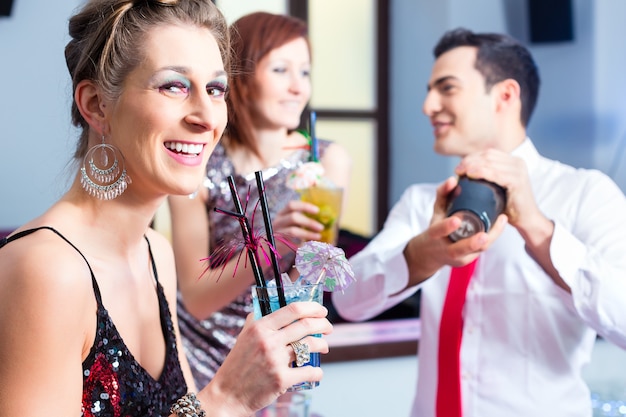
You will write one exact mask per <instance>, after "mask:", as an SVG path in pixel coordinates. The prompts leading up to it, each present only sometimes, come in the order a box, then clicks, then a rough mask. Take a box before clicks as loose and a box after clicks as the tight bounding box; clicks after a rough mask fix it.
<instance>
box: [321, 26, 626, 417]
mask: <svg viewBox="0 0 626 417" xmlns="http://www.w3.org/2000/svg"><path fill="white" fill-rule="evenodd" d="M434 54H435V58H436V60H435V63H434V65H433V68H432V74H431V77H430V80H429V81H428V93H427V95H426V99H425V101H424V106H423V110H424V113H425V114H426V115H427V116H428V117H429V118H430V120H431V123H432V125H433V131H434V136H435V144H434V149H435V151H436V152H437V153H439V154H442V155H449V156H457V157H461V160H460V163H459V165H458V166H457V167H456V169H455V174H456V175H458V176H468V177H470V178H473V179H484V180H487V181H490V182H493V183H496V184H499V185H500V186H502V187H504V188H505V189H506V198H507V203H506V208H505V211H504V214H501V215H500V216H499V217H498V219H497V221H495V223H494V224H493V225H492V227H491V228H490V230H489V231H488V232H487V233H485V232H480V233H477V234H475V235H473V236H471V237H468V238H465V239H461V240H458V241H456V242H452V241H451V240H450V239H449V238H448V235H449V234H450V233H452V232H453V231H454V230H456V229H457V228H458V227H459V224H460V220H459V219H458V218H457V217H454V216H452V217H447V216H446V208H447V205H448V194H449V193H450V192H451V191H452V190H453V189H454V187H455V186H456V184H457V179H456V177H454V178H449V179H447V180H446V181H445V182H443V183H442V184H439V185H432V184H416V185H413V186H411V187H409V188H408V189H407V190H406V191H405V192H404V194H403V196H402V198H401V199H400V201H399V202H398V203H397V204H396V205H395V206H394V207H393V209H392V210H391V212H390V213H389V216H388V218H387V221H386V222H385V226H384V228H383V230H382V231H381V232H380V233H379V234H378V235H377V236H376V237H375V238H374V240H373V241H372V242H371V243H370V244H369V245H368V246H367V247H366V248H365V249H364V250H363V251H361V252H359V253H358V254H357V255H355V256H354V257H353V258H352V259H351V263H352V265H353V268H354V270H355V273H356V275H357V282H356V283H355V284H354V285H352V286H351V287H349V288H347V289H346V290H345V291H344V292H341V291H338V292H335V293H333V303H334V305H335V307H336V308H337V310H338V312H339V314H340V315H341V316H342V317H344V318H345V319H348V320H351V321H359V320H366V319H368V318H371V317H373V316H375V315H377V314H378V313H380V312H382V311H384V310H386V309H388V308H390V307H391V306H393V305H395V304H397V303H399V302H400V301H402V300H404V299H405V298H407V297H409V296H410V295H412V294H414V293H415V292H416V291H417V290H418V289H420V288H421V289H422V297H421V312H420V318H421V328H422V334H421V338H420V341H419V356H420V360H419V373H418V383H417V390H416V396H415V400H414V405H413V412H412V416H419V417H434V416H436V405H435V404H436V397H437V392H436V391H437V381H438V349H439V339H438V335H439V323H440V319H441V315H442V309H443V304H444V299H445V298H446V291H447V288H448V284H449V281H450V278H449V277H450V272H451V267H460V266H463V265H466V264H468V263H470V262H472V261H473V260H474V259H477V258H478V262H477V264H476V269H475V271H474V273H473V275H472V278H471V280H470V283H469V286H468V289H467V292H466V297H465V305H464V308H463V328H462V329H463V330H462V343H461V348H460V371H459V373H460V378H461V381H460V392H461V399H462V412H463V416H464V417H502V416H507V417H511V416H520V417H522V416H523V417H529V416H551V417H557V416H591V414H592V412H591V404H590V395H589V390H588V388H587V386H586V385H585V383H584V381H583V379H582V376H581V370H582V368H583V367H584V365H585V364H586V363H588V362H589V360H590V356H591V351H592V348H593V346H594V342H595V339H596V335H597V334H600V335H601V336H602V337H604V338H606V339H607V340H609V341H611V342H613V343H615V344H617V345H619V346H621V347H623V348H626V221H625V220H624V218H623V216H624V214H625V213H626V198H625V197H624V195H623V193H622V192H621V191H620V190H619V188H618V187H617V186H616V185H615V184H614V183H613V181H611V180H610V179H609V178H608V177H607V176H605V175H603V174H602V173H600V172H598V171H594V170H583V169H575V168H572V167H570V166H567V165H564V164H561V163H559V162H557V161H552V160H548V159H546V158H544V157H542V156H541V155H539V153H538V152H537V150H536V149H535V147H534V146H533V144H532V142H531V140H530V139H529V138H528V137H527V136H526V126H527V124H528V121H529V119H530V116H531V114H532V111H533V109H534V106H535V102H536V99H537V95H538V90H539V84H540V82H539V74H538V70H537V68H536V66H535V63H534V61H533V59H532V56H531V55H530V53H529V52H528V50H527V49H526V48H525V47H524V46H522V45H521V44H520V43H518V42H517V41H515V40H513V39H511V38H509V37H508V36H505V35H499V34H477V33H472V32H470V31H467V30H464V29H457V30H454V31H450V32H448V33H446V34H445V35H444V36H443V37H442V38H441V40H440V41H439V43H438V45H437V46H436V47H435V50H434ZM564 146H565V145H564Z"/></svg>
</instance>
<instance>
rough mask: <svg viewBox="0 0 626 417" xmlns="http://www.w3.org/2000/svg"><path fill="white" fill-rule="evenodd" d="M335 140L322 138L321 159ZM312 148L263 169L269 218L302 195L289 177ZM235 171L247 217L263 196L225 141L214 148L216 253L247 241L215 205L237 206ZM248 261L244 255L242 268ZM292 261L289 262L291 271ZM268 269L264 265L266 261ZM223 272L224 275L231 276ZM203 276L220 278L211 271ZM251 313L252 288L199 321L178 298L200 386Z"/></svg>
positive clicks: (210, 205) (258, 221)
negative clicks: (228, 152)
mask: <svg viewBox="0 0 626 417" xmlns="http://www.w3.org/2000/svg"><path fill="white" fill-rule="evenodd" d="M330 143H331V142H329V141H326V140H320V141H319V153H320V157H322V156H323V155H324V152H325V150H326V148H327V147H328V145H329V144H330ZM308 158H309V151H308V149H299V150H296V151H295V152H293V153H292V154H291V155H290V156H289V158H287V159H283V160H281V161H280V163H279V164H278V165H276V166H274V167H271V168H267V169H265V170H263V182H264V184H265V194H266V199H267V203H268V207H269V211H270V216H271V217H272V218H274V216H276V213H278V212H279V211H280V210H281V209H282V208H283V207H285V205H286V204H287V203H288V202H289V201H290V200H296V199H299V196H298V194H297V193H296V192H295V191H294V190H291V189H289V188H287V187H286V185H285V184H286V181H287V176H288V175H289V174H290V173H291V172H292V171H293V170H295V169H296V168H297V167H298V166H299V165H301V164H302V163H304V162H306V161H308ZM230 175H233V178H234V180H235V185H236V187H237V191H238V193H239V197H240V199H241V201H242V205H246V200H247V201H248V203H247V206H248V207H247V214H248V218H249V219H252V218H253V216H252V212H253V210H254V206H255V204H256V202H257V201H258V198H259V193H258V190H257V186H256V178H255V175H254V173H251V174H249V175H246V176H242V175H239V174H237V173H235V170H234V167H233V164H232V163H231V161H230V160H229V159H228V157H227V156H226V152H225V149H224V147H223V146H222V145H221V144H218V146H217V147H216V148H215V150H214V151H213V154H212V155H211V158H210V159H209V163H208V165H207V170H206V178H205V182H204V185H205V186H206V187H207V188H208V189H209V201H208V202H207V215H208V216H209V227H210V231H211V233H210V235H211V240H210V242H209V245H210V250H211V252H213V251H214V250H215V248H218V247H220V245H223V244H227V243H228V241H229V240H231V239H239V240H241V239H242V235H241V227H240V225H239V222H237V221H236V220H235V219H233V218H231V217H229V216H227V215H224V214H221V213H217V212H215V211H214V210H213V209H214V208H215V207H218V208H222V209H226V210H231V211H234V210H235V206H234V203H233V199H232V195H231V191H230V186H229V185H228V176H230ZM252 227H253V228H254V229H258V230H260V231H263V232H262V233H264V224H263V217H262V214H261V213H260V208H257V213H256V214H255V215H254V224H253V225H252ZM243 262H245V259H244V258H242V267H243ZM290 266H291V265H286V266H285V267H284V269H287V268H288V267H290ZM261 267H262V268H266V267H267V266H266V265H265V264H263V265H261ZM229 278H231V277H226V276H223V277H221V278H220V279H229ZM204 279H217V276H216V275H214V274H212V275H209V276H208V277H205V278H204ZM251 311H252V298H251V295H250V291H246V292H244V293H242V294H240V295H239V296H238V297H237V298H236V299H235V300H234V301H233V302H231V303H230V304H228V305H227V306H226V307H224V308H223V309H222V310H221V311H218V312H216V313H214V314H213V315H212V316H211V317H210V318H208V319H206V320H202V321H198V320H197V319H195V318H194V317H193V316H192V315H191V314H189V312H187V310H186V309H185V306H184V304H183V303H182V300H181V297H180V294H179V297H178V321H179V325H180V331H181V335H182V339H183V347H184V349H185V353H186V354H187V358H188V359H189V364H190V365H191V370H192V373H193V376H194V379H195V381H196V385H197V386H198V387H203V386H205V385H206V384H207V383H208V382H209V381H210V380H211V379H212V378H213V376H214V375H215V372H217V369H218V368H219V366H220V365H221V364H222V362H223V361H224V358H225V357H226V355H227V354H228V352H229V351H230V350H231V349H232V347H233V346H234V344H235V340H236V339H237V335H238V334H239V332H240V331H241V328H242V327H243V324H244V322H245V319H246V316H247V315H248V313H250V312H251Z"/></svg>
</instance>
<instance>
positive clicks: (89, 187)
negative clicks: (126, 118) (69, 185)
mask: <svg viewBox="0 0 626 417" xmlns="http://www.w3.org/2000/svg"><path fill="white" fill-rule="evenodd" d="M118 154H119V156H120V158H119V159H118ZM120 165H121V166H120ZM80 172H81V178H80V183H81V185H82V186H83V189H84V190H85V191H87V193H89V195H90V196H92V197H96V198H97V199H99V200H113V199H114V198H116V197H119V196H120V195H121V194H122V193H123V192H124V191H125V190H126V188H127V187H128V184H130V183H131V182H132V181H131V180H130V176H128V174H127V173H126V166H125V165H124V156H123V155H122V153H121V152H120V150H119V149H117V148H116V147H115V146H113V145H109V144H106V143H104V135H102V143H101V144H99V145H95V146H93V147H92V148H91V149H89V150H88V151H87V153H86V154H85V157H84V158H83V166H82V167H81V168H80Z"/></svg>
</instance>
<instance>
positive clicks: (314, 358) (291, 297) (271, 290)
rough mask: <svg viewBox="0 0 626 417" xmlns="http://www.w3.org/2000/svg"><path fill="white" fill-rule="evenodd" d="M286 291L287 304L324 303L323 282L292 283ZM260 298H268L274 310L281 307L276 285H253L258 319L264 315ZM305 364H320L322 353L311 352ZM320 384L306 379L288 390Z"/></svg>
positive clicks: (253, 299)
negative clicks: (308, 283) (299, 302)
mask: <svg viewBox="0 0 626 417" xmlns="http://www.w3.org/2000/svg"><path fill="white" fill-rule="evenodd" d="M284 292H285V300H286V301H287V304H289V303H293V302H297V301H315V302H317V303H320V304H322V300H323V295H324V288H323V286H322V284H314V285H292V286H285V287H284ZM259 300H266V301H267V300H268V301H269V305H270V308H271V310H272V311H276V310H278V309H279V308H280V304H279V302H278V291H277V289H276V287H272V286H270V287H258V286H252V306H253V308H254V317H255V318H256V319H258V318H261V317H262V315H261V307H260V304H259ZM314 336H316V337H321V335H319V334H316V335H314ZM292 366H293V367H295V366H296V364H295V362H294V363H293V364H292ZM303 366H320V353H319V352H311V356H310V360H309V362H307V363H305V364H304V365H303ZM318 385H319V381H305V382H301V383H299V384H296V385H294V386H293V387H291V388H290V389H288V390H287V391H302V390H306V389H311V388H313V387H316V386H318Z"/></svg>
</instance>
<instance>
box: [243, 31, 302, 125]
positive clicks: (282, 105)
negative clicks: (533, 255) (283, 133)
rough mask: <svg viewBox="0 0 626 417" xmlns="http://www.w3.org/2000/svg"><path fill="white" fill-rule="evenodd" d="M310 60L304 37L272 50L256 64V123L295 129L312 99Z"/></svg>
mask: <svg viewBox="0 0 626 417" xmlns="http://www.w3.org/2000/svg"><path fill="white" fill-rule="evenodd" d="M310 72H311V57H310V54H309V47H308V44H307V42H306V40H305V39H304V38H297V39H294V40H292V41H290V42H288V43H286V44H284V45H282V46H280V47H278V48H275V49H273V50H271V51H270V52H269V53H268V54H267V55H266V56H264V57H263V58H262V59H261V60H260V61H259V62H258V64H257V69H256V73H255V82H256V88H257V100H256V103H255V124H256V125H257V127H261V128H287V129H295V128H297V127H298V125H299V124H300V115H301V114H302V111H303V110H304V108H305V106H306V104H307V103H308V101H309V99H310V98H311V76H310Z"/></svg>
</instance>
